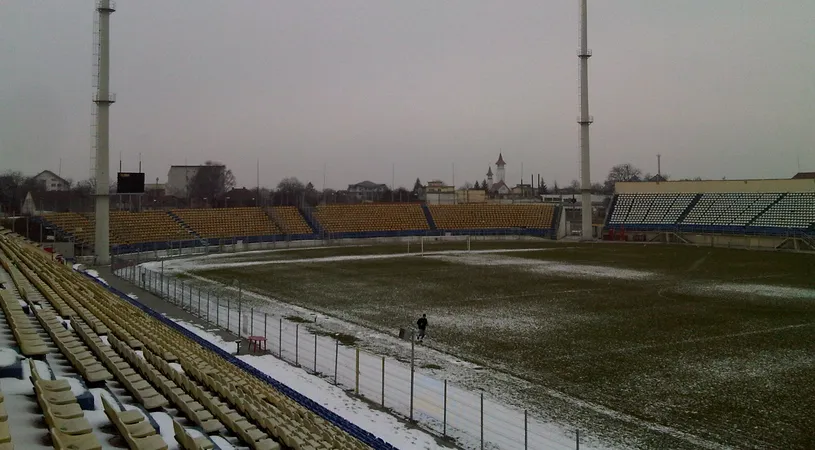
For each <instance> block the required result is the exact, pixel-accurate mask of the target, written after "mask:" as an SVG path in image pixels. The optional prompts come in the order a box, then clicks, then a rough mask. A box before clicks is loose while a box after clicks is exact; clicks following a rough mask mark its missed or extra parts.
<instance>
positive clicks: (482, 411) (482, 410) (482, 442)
mask: <svg viewBox="0 0 815 450" xmlns="http://www.w3.org/2000/svg"><path fill="white" fill-rule="evenodd" d="M481 450H484V392H481Z"/></svg>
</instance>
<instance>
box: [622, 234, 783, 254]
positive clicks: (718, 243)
mask: <svg viewBox="0 0 815 450" xmlns="http://www.w3.org/2000/svg"><path fill="white" fill-rule="evenodd" d="M632 233H636V232H632ZM679 235H680V236H681V237H682V239H684V240H685V241H687V242H682V241H680V240H679V239H677V238H673V239H671V237H667V238H665V234H664V233H657V232H646V233H645V236H646V240H647V241H655V240H659V239H660V238H665V239H666V240H667V241H668V243H674V244H686V245H695V246H699V247H724V248H738V249H747V250H778V247H779V246H780V245H781V244H783V243H784V241H786V240H787V239H788V237H782V236H751V235H733V234H697V233H680V234H679Z"/></svg>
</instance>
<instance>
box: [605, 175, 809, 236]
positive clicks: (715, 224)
mask: <svg viewBox="0 0 815 450" xmlns="http://www.w3.org/2000/svg"><path fill="white" fill-rule="evenodd" d="M605 227H606V228H607V229H609V230H612V233H613V232H617V233H618V236H619V235H620V234H619V233H624V232H625V231H630V232H672V233H677V234H680V235H681V236H679V237H680V240H686V241H694V240H695V239H696V238H694V237H692V236H687V234H728V235H740V234H741V235H751V236H768V237H775V239H776V240H775V241H772V240H771V241H767V243H768V245H767V246H769V245H771V244H772V243H773V242H775V243H776V244H780V243H779V242H778V241H777V239H779V238H780V239H787V238H794V239H802V240H804V241H805V242H808V243H811V241H812V237H813V236H815V183H813V180H798V179H796V180H749V181H744V180H739V181H712V182H661V183H619V186H618V193H617V194H616V195H615V196H614V198H613V199H612V203H611V209H610V211H609V214H608V215H607V219H606V224H605ZM652 237H653V236H652Z"/></svg>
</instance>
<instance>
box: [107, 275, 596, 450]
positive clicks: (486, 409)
mask: <svg viewBox="0 0 815 450" xmlns="http://www.w3.org/2000/svg"><path fill="white" fill-rule="evenodd" d="M113 272H114V274H116V275H117V276H119V277H121V278H123V279H125V280H128V281H131V282H133V283H135V284H136V285H138V286H139V287H141V288H142V289H144V290H146V291H149V292H151V293H153V294H155V295H157V296H159V297H161V298H163V299H165V300H167V301H168V302H171V303H173V304H175V305H177V306H179V307H181V308H183V309H184V310H186V311H188V312H190V313H191V314H193V315H195V316H197V317H199V318H201V319H202V320H204V321H206V322H207V323H209V324H211V325H215V326H217V327H220V328H223V329H226V330H228V331H230V332H232V333H235V334H237V335H240V336H241V337H244V338H249V337H250V336H252V337H260V338H262V339H264V340H265V341H264V342H265V345H266V347H267V351H268V352H269V353H271V354H273V355H274V356H276V357H278V358H280V359H282V360H284V361H287V362H289V363H291V364H293V365H295V366H297V367H301V368H302V369H304V370H306V371H307V372H310V373H313V374H315V375H317V376H320V377H323V378H326V379H327V380H328V381H330V382H332V383H334V384H336V385H338V386H340V387H342V388H343V389H345V390H347V391H350V392H353V394H355V395H357V396H359V397H362V398H364V399H366V400H367V401H369V402H372V403H374V404H377V405H380V406H382V407H384V408H387V409H390V410H392V411H393V412H395V413H396V414H398V415H401V416H404V417H406V418H408V419H409V420H411V421H413V422H415V423H417V424H418V425H420V426H422V427H424V428H425V429H427V430H430V431H431V432H434V433H436V434H438V435H440V436H443V437H449V438H451V439H455V440H456V441H457V442H458V443H459V444H460V445H462V446H464V447H466V448H480V449H524V450H526V449H575V448H577V449H579V448H580V433H579V432H578V431H575V432H567V431H564V430H563V429H562V428H561V427H559V426H556V425H552V424H546V423H543V422H542V421H539V420H535V419H533V418H532V417H530V416H529V414H528V413H527V411H521V410H518V409H514V408H510V407H507V406H505V405H502V404H500V403H499V402H497V401H495V400H492V399H490V398H489V396H485V394H484V393H483V392H480V393H474V392H471V391H468V390H465V389H462V388H459V387H457V386H455V385H453V384H452V383H448V382H447V381H446V380H436V379H434V378H432V377H429V376H427V375H425V374H422V373H419V372H417V371H416V367H415V358H414V356H413V353H414V352H413V351H412V352H411V358H410V361H409V362H407V363H403V362H399V361H397V360H395V359H391V358H387V357H384V356H379V355H374V354H371V353H368V352H366V351H363V350H360V348H359V347H355V346H348V345H344V344H343V343H342V342H340V340H338V339H336V338H335V337H333V336H329V335H325V334H322V333H320V332H312V331H311V330H309V329H308V327H307V324H306V323H302V322H296V321H291V320H287V319H286V318H284V317H281V316H280V315H276V314H275V313H274V312H273V311H271V310H269V309H268V308H269V307H268V306H266V307H264V305H262V304H258V302H255V301H251V300H249V299H247V298H245V296H244V295H243V293H242V291H241V288H240V287H239V286H233V287H221V288H219V289H203V288H200V287H196V286H193V284H192V283H191V282H189V281H188V282H187V283H185V282H184V280H181V279H179V278H177V277H174V276H170V275H164V274H162V273H161V272H159V271H154V270H148V269H146V268H144V267H141V266H139V265H138V264H137V261H135V260H121V259H117V260H116V261H115V263H114V271H113ZM411 342H413V340H411ZM414 345H415V344H413V343H412V344H411V349H413V346H414Z"/></svg>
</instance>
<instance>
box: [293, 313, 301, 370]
mask: <svg viewBox="0 0 815 450" xmlns="http://www.w3.org/2000/svg"><path fill="white" fill-rule="evenodd" d="M294 365H295V366H297V367H300V324H299V323H297V324H294Z"/></svg>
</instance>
